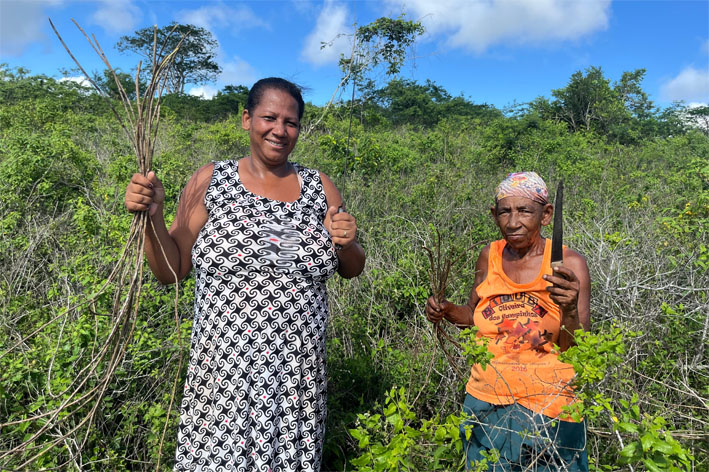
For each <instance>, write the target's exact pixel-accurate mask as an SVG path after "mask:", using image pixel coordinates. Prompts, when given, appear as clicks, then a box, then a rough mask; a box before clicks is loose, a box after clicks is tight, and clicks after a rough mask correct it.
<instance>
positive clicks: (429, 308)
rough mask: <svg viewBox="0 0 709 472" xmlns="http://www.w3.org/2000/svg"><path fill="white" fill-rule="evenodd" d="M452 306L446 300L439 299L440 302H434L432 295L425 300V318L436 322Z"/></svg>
mask: <svg viewBox="0 0 709 472" xmlns="http://www.w3.org/2000/svg"><path fill="white" fill-rule="evenodd" d="M454 306H455V305H453V304H452V303H450V302H448V300H441V302H440V303H436V300H435V299H434V298H433V297H428V301H426V318H428V321H430V322H431V323H438V322H439V321H441V320H442V319H443V318H444V317H445V315H446V313H447V312H448V311H450V310H451V308H453V307H454Z"/></svg>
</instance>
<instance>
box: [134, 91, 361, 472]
mask: <svg viewBox="0 0 709 472" xmlns="http://www.w3.org/2000/svg"><path fill="white" fill-rule="evenodd" d="M303 111H304V103H303V99H302V97H301V93H300V89H299V88H298V87H297V86H296V85H294V84H292V83H291V82H288V81H286V80H283V79H279V78H269V79H262V80H260V81H258V82H257V83H256V84H254V86H253V87H252V89H251V91H250V92H249V97H248V101H247V105H246V109H245V110H244V111H243V114H242V127H243V128H244V129H245V130H247V131H248V132H249V141H250V151H251V152H250V155H248V156H246V157H244V158H242V159H240V160H230V161H222V162H213V163H210V164H207V165H205V166H204V167H202V168H200V169H199V170H197V172H195V173H194V175H193V176H192V177H191V179H190V180H189V182H188V183H187V185H186V187H185V189H184V190H183V192H182V196H181V197H180V202H179V206H178V210H177V214H176V216H175V219H174V221H173V222H172V225H171V226H170V229H169V230H168V229H167V227H166V225H165V220H164V218H163V202H164V199H165V191H164V189H163V186H162V184H161V183H160V181H159V180H158V178H157V177H156V176H155V174H154V173H153V172H150V173H149V174H148V176H147V177H144V176H142V175H141V174H135V175H133V177H132V179H131V182H130V184H129V185H128V188H127V189H126V197H125V204H126V207H127V209H128V210H129V211H146V210H148V211H149V214H150V217H151V219H152V222H153V226H152V227H149V229H148V233H147V238H146V243H145V250H146V256H147V259H148V263H149V265H150V268H151V270H152V271H153V273H154V274H155V276H156V277H157V278H158V280H160V281H161V282H162V283H165V284H169V283H174V282H175V280H176V279H178V280H180V279H182V278H184V277H185V276H186V275H187V274H188V273H189V271H190V270H191V269H192V267H194V268H195V279H196V288H195V314H194V316H195V318H194V323H193V329H192V345H191V351H190V363H189V366H188V372H187V380H186V382H185V390H184V397H183V401H182V406H181V416H180V426H179V430H178V446H177V452H176V464H175V470H179V471H227V470H230V471H231V470H234V471H264V472H266V471H273V472H276V471H296V470H298V471H301V470H303V471H317V470H319V469H320V461H321V453H322V444H323V435H324V425H325V415H326V383H327V378H326V372H325V328H326V323H327V318H328V305H327V293H326V291H325V281H326V279H327V278H328V277H330V276H331V275H333V273H334V272H335V271H336V272H338V273H339V274H340V275H341V276H343V277H345V278H351V277H356V276H357V275H359V274H360V273H361V272H362V270H363V268H364V262H365V256H364V251H363V250H362V247H361V246H360V245H359V243H358V242H357V239H356V234H357V225H356V221H355V219H354V217H353V216H352V215H350V214H348V213H347V212H345V211H342V198H341V196H340V193H339V192H338V190H337V188H336V187H335V186H334V185H333V183H332V181H331V180H330V179H329V178H328V177H327V176H326V175H324V174H322V173H319V172H318V171H316V170H312V169H308V168H305V167H302V166H300V165H298V164H296V163H292V162H290V161H289V159H288V157H289V155H290V153H291V151H292V150H293V148H294V147H295V145H296V142H297V140H298V134H299V131H300V120H301V118H302V116H303ZM152 228H154V230H153V229H152Z"/></svg>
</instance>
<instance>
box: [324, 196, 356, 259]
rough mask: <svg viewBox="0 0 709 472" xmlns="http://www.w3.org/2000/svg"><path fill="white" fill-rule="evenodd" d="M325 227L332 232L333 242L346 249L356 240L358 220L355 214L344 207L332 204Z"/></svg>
mask: <svg viewBox="0 0 709 472" xmlns="http://www.w3.org/2000/svg"><path fill="white" fill-rule="evenodd" d="M324 224H325V229H327V231H328V232H329V233H330V238H332V242H333V243H334V244H336V245H338V246H339V247H340V249H346V248H348V247H350V246H351V245H352V244H353V243H354V242H355V237H356V235H357V222H356V221H355V218H354V216H352V215H350V214H349V213H347V212H346V211H344V209H343V207H342V206H340V207H336V206H331V207H330V208H328V209H327V213H326V214H325V222H324Z"/></svg>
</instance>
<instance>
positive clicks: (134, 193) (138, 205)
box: [125, 171, 165, 216]
mask: <svg viewBox="0 0 709 472" xmlns="http://www.w3.org/2000/svg"><path fill="white" fill-rule="evenodd" d="M164 201H165V189H164V188H163V186H162V182H160V180H159V179H158V178H157V176H156V175H155V172H153V171H150V172H148V176H147V177H145V176H144V175H142V174H133V177H131V179H130V183H129V184H128V187H126V197H125V205H126V208H127V209H128V211H130V212H139V211H145V210H150V216H153V215H154V214H155V212H157V210H158V208H159V206H160V205H162V204H163V202H164Z"/></svg>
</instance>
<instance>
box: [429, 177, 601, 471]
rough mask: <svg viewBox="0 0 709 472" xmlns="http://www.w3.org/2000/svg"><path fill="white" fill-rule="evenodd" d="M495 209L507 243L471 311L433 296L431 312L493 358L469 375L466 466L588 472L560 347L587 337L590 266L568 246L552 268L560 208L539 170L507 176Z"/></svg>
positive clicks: (479, 275)
mask: <svg viewBox="0 0 709 472" xmlns="http://www.w3.org/2000/svg"><path fill="white" fill-rule="evenodd" d="M490 211H491V212H492V216H493V218H494V219H495V222H496V223H497V226H498V227H499V228H500V232H501V233H502V237H503V239H501V240H499V241H495V242H493V243H491V244H489V245H488V246H486V247H485V248H484V249H483V250H482V251H481V253H480V257H479V258H478V261H477V264H476V273H475V274H476V275H475V281H474V286H473V289H472V291H471V293H470V298H469V300H468V303H467V304H464V305H455V304H453V303H450V302H448V301H445V300H443V301H440V303H436V301H435V300H434V299H433V297H431V298H429V300H428V302H427V304H426V314H427V316H428V319H429V320H430V321H432V322H434V323H435V322H438V321H440V320H441V318H445V319H447V320H448V321H450V322H451V323H454V324H455V325H457V326H460V327H466V326H477V327H478V336H479V337H485V338H487V339H488V341H489V342H488V349H489V350H490V352H491V353H492V354H493V356H494V358H493V359H492V361H491V363H490V365H489V366H487V368H485V369H484V368H482V367H481V366H479V365H474V366H473V367H472V370H471V375H470V380H469V381H468V383H467V385H466V392H467V395H466V398H465V402H464V411H465V412H466V413H467V414H468V415H469V416H470V419H469V420H466V422H465V423H464V424H463V425H461V430H465V429H466V427H468V426H472V429H471V430H470V438H469V439H464V446H465V450H466V455H467V460H466V466H467V467H473V466H475V465H476V464H478V463H479V462H480V461H482V460H483V459H485V458H486V457H485V456H488V457H491V456H489V454H485V455H483V453H487V452H489V451H491V450H493V449H495V450H497V451H498V452H499V453H500V458H499V460H498V461H496V462H495V463H494V464H491V463H490V461H489V462H488V464H489V469H488V470H535V471H538V470H549V471H556V470H569V471H577V470H581V471H585V470H588V459H587V454H586V451H585V441H586V431H585V423H575V422H573V421H572V420H571V418H569V417H567V416H565V415H564V413H563V411H562V408H563V407H564V406H566V405H569V404H571V403H573V402H574V391H573V389H572V388H571V386H570V382H571V380H572V378H573V376H574V370H573V368H572V367H571V366H570V365H568V364H565V363H563V362H561V361H559V359H558V352H557V350H556V349H555V348H554V345H557V346H559V349H560V350H561V351H564V350H566V349H568V348H569V347H570V346H571V345H572V344H573V342H574V341H573V332H574V330H576V329H578V328H583V329H586V330H588V329H589V311H590V303H589V294H590V277H589V273H588V267H587V265H586V261H585V259H584V258H583V256H582V255H580V254H579V253H577V252H575V251H573V250H571V249H568V248H566V247H564V250H563V256H564V263H563V265H562V266H558V267H555V268H554V269H552V267H551V265H550V262H551V240H549V239H546V238H544V237H543V236H542V234H541V229H542V226H546V225H548V224H549V223H550V222H551V220H552V215H553V212H554V207H553V205H551V204H550V203H549V200H548V192H547V187H546V184H545V183H544V181H543V180H542V179H541V178H540V177H539V176H538V175H537V174H535V173H534V172H519V173H514V174H510V175H508V176H507V178H506V179H505V180H504V181H502V183H500V185H499V186H498V188H497V195H496V197H495V205H494V206H493V207H491V208H490ZM467 429H470V428H467ZM463 437H464V438H465V435H463Z"/></svg>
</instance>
